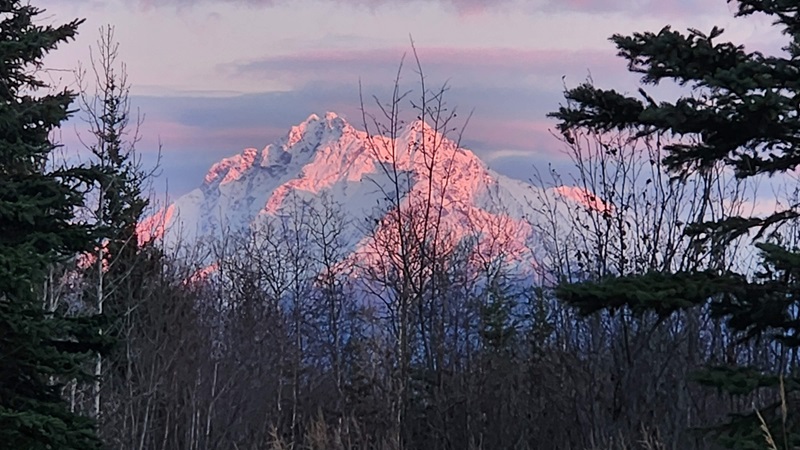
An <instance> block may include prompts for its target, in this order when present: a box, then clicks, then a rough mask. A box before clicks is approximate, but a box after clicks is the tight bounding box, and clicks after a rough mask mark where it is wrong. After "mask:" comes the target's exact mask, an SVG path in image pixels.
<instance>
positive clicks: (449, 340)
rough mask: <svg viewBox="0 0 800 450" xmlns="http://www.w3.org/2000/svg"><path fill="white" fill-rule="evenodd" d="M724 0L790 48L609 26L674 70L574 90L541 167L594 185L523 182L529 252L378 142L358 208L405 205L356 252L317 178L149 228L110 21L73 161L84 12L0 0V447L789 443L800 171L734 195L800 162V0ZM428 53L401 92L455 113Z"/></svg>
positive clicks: (395, 112)
mask: <svg viewBox="0 0 800 450" xmlns="http://www.w3.org/2000/svg"><path fill="white" fill-rule="evenodd" d="M732 4H733V5H735V7H736V8H737V14H738V15H739V16H748V15H750V14H755V13H766V14H768V15H770V16H771V17H772V18H773V19H774V20H775V21H776V23H775V26H777V27H780V29H781V30H783V31H784V32H785V34H786V36H787V42H788V43H787V47H786V49H785V50H784V53H783V54H781V55H779V56H766V55H762V54H759V53H747V52H745V50H744V49H743V48H742V47H738V46H735V45H733V44H729V43H724V42H717V41H718V40H719V38H720V34H721V31H720V30H717V29H714V30H712V31H710V32H709V33H708V34H703V33H701V32H699V31H690V32H689V33H688V34H682V33H679V32H676V31H673V30H670V29H669V28H665V29H663V30H661V31H660V32H658V33H642V34H636V35H633V36H614V37H613V38H612V40H613V42H614V43H615V44H616V45H617V47H618V48H619V50H620V56H622V57H623V58H624V59H626V60H627V61H628V63H629V67H630V69H631V70H633V71H635V72H639V73H642V75H643V83H644V84H645V85H647V84H654V83H658V82H661V81H669V80H674V81H676V82H678V83H681V84H684V85H686V86H687V87H688V89H687V91H688V92H689V94H688V95H687V96H686V97H684V98H681V99H678V100H677V101H675V102H672V103H671V102H666V101H663V102H661V101H656V100H655V99H653V98H652V97H651V96H650V95H649V94H648V93H647V92H646V91H645V90H643V89H642V90H640V92H639V94H640V95H639V96H637V97H628V96H626V95H623V94H620V93H617V92H613V91H605V90H602V89H598V88H595V87H594V86H593V85H591V84H583V85H580V86H578V87H577V88H575V89H571V90H568V91H567V92H566V93H565V96H566V101H565V104H564V105H563V106H562V107H561V108H560V109H559V110H558V111H557V112H555V113H553V117H554V118H555V119H556V120H557V123H558V125H557V126H558V130H559V132H560V134H559V138H560V139H561V141H562V144H563V147H564V149H565V151H566V152H567V154H568V155H569V156H570V157H571V158H572V160H573V162H574V166H575V168H574V172H573V173H572V177H573V178H570V179H569V180H562V179H561V175H560V174H558V173H556V172H554V171H548V172H546V173H544V174H541V173H537V174H536V175H535V176H533V177H532V178H533V179H534V180H535V181H536V182H537V183H539V184H540V186H541V187H543V188H546V187H551V186H561V185H562V184H570V185H575V186H577V187H580V188H583V189H585V190H586V192H589V193H590V194H587V195H586V198H585V200H587V202H586V205H581V204H579V203H577V204H576V203H574V202H571V201H568V200H567V199H565V197H564V196H559V195H557V194H556V191H553V190H547V189H543V190H541V191H540V192H541V198H536V199H531V201H532V202H535V204H537V205H542V206H541V207H540V208H539V210H538V214H537V215H536V217H531V218H530V225H531V227H532V229H533V230H534V231H535V236H536V239H535V240H534V242H533V243H532V244H531V248H530V252H531V253H532V254H535V255H536V257H537V260H538V261H539V262H540V264H539V265H538V266H537V268H536V270H535V271H534V272H533V273H531V272H524V273H521V272H519V270H518V267H517V266H516V263H515V259H514V257H513V255H510V254H508V252H507V248H505V246H504V242H506V240H505V238H506V237H507V236H502V235H500V234H498V235H492V233H488V232H483V233H479V232H477V231H476V232H475V233H474V235H473V236H466V237H461V238H460V239H458V240H453V239H452V236H449V235H448V232H447V230H445V229H443V227H442V226H441V206H442V201H443V198H444V193H443V192H439V193H438V194H437V195H431V196H428V198H426V199H423V200H422V201H420V202H413V203H410V204H407V203H403V202H401V199H402V192H403V187H404V186H407V183H406V180H404V179H403V178H402V176H403V174H402V173H400V172H397V171H393V170H392V169H391V167H388V168H386V170H387V175H389V178H390V180H392V181H393V184H394V186H393V187H394V189H390V190H389V191H391V194H392V195H387V196H386V204H385V205H383V207H382V210H381V211H379V212H378V213H376V216H375V218H374V219H375V220H373V221H372V222H370V221H367V223H375V221H376V220H377V221H378V222H380V221H384V224H388V226H389V229H391V230H394V231H393V233H388V234H378V233H377V232H374V231H370V230H367V232H368V233H369V232H373V233H375V235H374V236H373V237H374V239H373V240H372V241H371V242H372V244H371V246H370V247H369V248H368V255H369V257H364V258H361V259H359V260H352V259H348V252H347V251H346V249H348V248H350V247H351V246H352V244H353V243H352V242H347V239H348V236H349V234H348V233H346V232H345V230H347V229H348V228H349V227H352V226H363V225H353V224H351V223H349V222H348V220H349V219H348V218H345V217H343V216H342V215H341V214H340V213H339V211H338V209H337V205H335V204H334V203H332V202H330V201H329V200H328V199H326V198H324V197H323V198H320V199H319V201H318V202H315V203H313V204H309V203H302V202H294V203H293V204H292V205H291V207H290V208H289V209H287V210H286V211H285V214H283V215H282V216H281V217H282V218H281V219H275V220H271V221H266V222H264V223H263V224H262V225H263V226H262V227H261V228H259V229H257V230H254V231H253V232H252V233H250V234H247V235H241V234H232V235H230V236H226V237H225V239H224V240H223V241H220V242H203V243H183V245H182V247H181V248H178V249H175V248H172V247H169V248H167V247H164V246H163V245H161V244H160V243H159V242H157V241H150V242H144V240H143V239H141V236H139V235H138V231H137V223H139V222H140V221H141V220H142V218H143V215H144V214H145V212H146V211H147V208H148V201H147V200H146V195H145V192H144V191H145V189H146V186H147V184H146V183H147V178H148V173H146V172H144V171H143V170H142V168H141V167H140V166H139V164H138V160H137V156H136V151H135V148H134V145H135V143H136V140H137V139H136V128H137V118H136V117H132V116H131V113H130V108H129V104H128V82H127V80H126V78H125V71H124V66H122V65H121V64H119V63H118V61H117V48H116V46H115V44H114V41H113V34H112V33H111V30H105V31H104V33H103V34H102V38H101V40H100V42H99V45H98V52H97V59H96V60H95V61H93V64H92V69H93V70H89V71H88V72H85V73H89V74H91V77H92V78H95V79H94V80H93V82H92V83H86V84H83V83H82V84H81V85H82V86H88V85H89V84H93V85H96V86H97V91H96V92H87V90H88V88H86V89H84V92H83V93H80V94H79V95H77V98H78V102H77V105H79V107H80V109H81V110H82V114H83V115H84V116H85V117H87V118H88V121H89V123H90V127H91V130H92V140H90V141H88V142H87V143H86V144H87V148H86V149H85V150H86V151H87V153H86V154H91V155H92V157H91V162H88V163H85V164H83V165H81V166H75V165H71V166H70V165H68V164H66V163H59V162H58V161H56V160H55V159H54V158H53V156H54V153H53V151H54V150H55V148H56V146H55V145H54V144H53V143H52V141H51V136H52V131H53V130H54V129H56V128H57V127H58V126H59V124H61V123H62V122H63V121H64V120H65V119H66V117H67V116H68V114H69V113H70V105H71V104H72V103H73V100H74V99H75V98H76V95H75V94H74V93H72V92H69V91H53V90H49V91H48V90H46V89H45V88H47V86H45V85H44V83H43V82H41V81H40V80H41V77H40V76H39V75H40V74H41V73H40V71H41V70H42V67H41V59H42V57H43V56H44V55H45V54H46V53H47V52H49V51H51V50H53V49H55V47H56V46H57V45H60V44H63V43H65V42H67V41H68V40H70V39H71V38H72V37H73V36H74V34H75V32H76V29H77V27H78V25H80V22H79V21H75V22H71V23H69V24H66V25H64V26H61V27H50V26H42V25H38V23H39V22H40V20H39V19H37V17H39V18H40V17H41V11H39V10H37V9H36V8H35V7H33V6H28V5H27V2H21V1H18V0H0V54H1V55H2V63H0V100H1V101H0V448H8V449H37V450H38V449H74V450H88V449H99V448H104V447H105V448H114V449H131V450H133V449H138V450H145V449H147V450H150V449H164V450H168V449H170V450H171V449H191V450H195V449H197V450H201V449H202V450H210V449H234V450H239V449H241V450H245V449H252V450H255V449H386V450H394V449H634V448H641V449H668V448H669V449H689V450H691V449H713V448H735V449H768V448H773V449H794V448H797V447H798V446H800V426H799V425H800V420H798V411H800V408H798V406H800V405H798V389H800V378H799V377H798V367H799V366H798V351H797V350H798V346H800V338H799V337H798V327H800V304H798V298H796V297H795V295H796V294H797V293H798V289H799V288H800V286H799V285H798V279H797V276H798V273H800V253H798V247H797V244H798V237H799V235H798V231H800V230H798V228H797V215H798V210H797V204H798V196H797V195H796V192H797V191H796V185H795V184H793V183H794V179H793V178H791V177H789V176H786V177H785V182H783V183H781V186H782V189H783V191H782V192H780V193H779V194H780V198H779V200H780V201H779V202H778V204H777V207H776V211H777V212H775V213H774V214H772V213H764V214H761V215H760V216H755V217H751V215H750V213H751V212H752V210H753V206H754V205H753V198H754V197H753V187H754V184H755V183H754V180H757V179H758V178H759V177H761V176H763V175H776V176H783V175H785V174H791V173H793V171H794V170H795V167H796V166H797V165H798V163H800V156H799V155H800V153H798V144H799V143H800V142H798V139H800V118H799V117H798V101H797V99H798V95H800V15H798V7H797V6H796V5H795V2H790V1H780V0H760V1H759V0H742V1H738V2H732ZM85 73H82V74H81V76H79V77H78V78H79V80H84V81H86V78H84V76H85ZM420 76H421V78H420V81H421V83H420V85H421V87H422V89H420V92H419V98H418V99H415V101H414V102H413V104H412V106H410V108H411V109H412V111H413V113H414V114H415V115H417V116H419V117H420V118H422V119H424V120H426V121H427V122H428V123H430V124H431V125H432V126H433V127H434V128H436V129H437V130H438V131H440V132H442V133H443V134H447V133H448V132H451V131H452V128H453V120H454V118H455V116H454V114H453V113H452V112H451V111H448V109H447V107H446V105H445V104H444V102H443V98H442V95H443V93H444V91H445V89H442V90H439V91H430V90H427V89H426V88H425V79H424V77H423V76H422V75H420ZM88 81H92V80H91V79H89V80H88ZM44 92H48V93H46V94H45V93H44ZM401 92H403V91H402V89H400V88H399V86H397V89H395V96H394V97H393V98H391V99H389V100H388V102H386V103H382V105H383V107H382V108H379V109H378V111H379V114H378V117H373V116H372V115H370V114H369V113H368V112H367V111H366V108H365V116H364V125H365V126H366V127H367V129H368V130H370V129H371V130H372V132H373V133H374V135H378V134H384V135H386V134H388V135H390V136H391V135H392V134H393V133H396V132H397V130H398V127H397V125H398V123H399V121H400V117H401V113H400V108H402V107H404V106H406V105H408V104H409V102H408V100H407V99H406V98H405V97H404V96H402V95H401V94H400V93H401ZM379 142H383V141H379V140H374V141H372V144H371V145H380V144H379ZM447 148H448V147H446V146H442V145H441V143H440V142H439V143H437V142H436V140H434V141H433V142H430V143H423V144H422V148H421V149H420V151H423V152H426V154H427V155H429V157H430V158H431V160H432V161H435V160H436V158H442V157H445V158H446V157H447V154H446V152H447V151H448V150H447ZM373 150H376V151H377V149H373ZM389 166H391V165H389ZM432 167H433V166H432ZM434 176H436V177H448V176H450V174H448V173H447V172H444V173H442V172H434V171H433V170H431V172H430V173H429V174H428V177H434ZM425 181H426V180H417V182H425ZM444 185H446V183H444ZM389 191H387V194H388V193H389ZM595 195H596V196H597V197H599V199H602V201H603V203H598V202H596V201H595V200H597V199H596V198H594V197H593V196H595ZM576 205H577V206H576ZM598 205H603V206H601V207H598ZM498 208H502V205H498ZM498 229H503V227H498ZM754 243H755V245H753V244H754Z"/></svg>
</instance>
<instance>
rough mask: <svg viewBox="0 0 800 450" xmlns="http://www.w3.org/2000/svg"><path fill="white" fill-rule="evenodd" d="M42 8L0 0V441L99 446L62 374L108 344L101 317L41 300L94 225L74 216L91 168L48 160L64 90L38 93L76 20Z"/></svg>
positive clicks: (88, 244)
mask: <svg viewBox="0 0 800 450" xmlns="http://www.w3.org/2000/svg"><path fill="white" fill-rule="evenodd" d="M42 12H43V11H42V10H40V9H37V8H36V7H34V6H31V5H29V4H28V2H23V1H20V0H0V56H1V57H0V230H2V232H0V442H2V445H3V446H5V447H6V448H14V449H26V450H27V449H56V448H57V449H75V450H89V449H96V448H100V442H99V440H98V438H97V436H96V434H95V431H94V425H93V423H92V422H91V421H90V420H88V419H86V418H84V417H81V416H79V415H76V414H74V413H72V412H70V410H69V408H68V407H67V405H66V402H64V400H63V399H62V397H61V388H62V385H61V384H60V383H61V382H62V381H66V380H71V379H82V378H83V379H85V378H86V377H87V374H85V373H84V370H83V369H84V368H85V367H86V366H85V362H86V361H87V358H90V357H91V355H92V354H93V353H94V352H95V351H97V350H98V349H100V348H101V347H102V342H101V340H100V339H99V337H98V329H99V325H100V323H99V319H98V317H84V318H64V317H59V316H56V315H54V314H52V313H50V312H48V311H46V310H45V309H44V308H43V286H44V285H45V280H46V277H47V272H48V268H49V267H51V266H52V265H53V264H54V263H57V262H59V261H61V260H63V259H65V258H68V257H71V256H74V255H75V254H76V253H78V252H83V251H87V250H89V249H91V248H92V247H93V246H94V243H95V242H96V237H97V236H96V230H94V229H93V228H92V227H90V226H88V225H87V224H85V223H81V222H80V221H78V220H76V217H75V211H76V210H77V209H78V208H79V207H82V206H83V203H84V193H85V190H84V189H83V187H85V186H87V185H89V184H90V183H91V182H92V181H93V180H94V179H96V175H97V173H96V171H94V170H92V169H87V168H77V167H72V168H62V169H58V170H48V169H47V168H46V165H47V164H46V163H47V160H48V157H49V155H50V154H51V152H52V151H53V149H54V147H55V146H54V144H53V143H52V142H51V141H50V139H49V134H50V132H51V131H52V130H53V129H54V128H55V127H57V126H58V125H59V124H60V123H62V122H63V121H64V120H65V119H66V118H67V116H68V115H69V114H70V112H71V111H70V110H69V105H70V103H71V102H72V100H73V97H74V96H73V94H72V93H71V92H69V91H67V90H64V91H61V92H56V93H52V94H47V95H42V96H35V94H36V92H37V91H38V90H40V89H43V88H47V87H48V86H47V85H46V84H45V83H44V82H42V81H41V80H39V79H38V78H37V76H36V75H37V70H38V69H41V67H42V59H43V57H44V56H45V55H46V54H47V53H48V52H50V51H52V50H54V49H55V48H56V47H57V46H58V45H59V44H61V43H64V42H67V41H69V40H70V39H72V38H74V36H75V34H76V30H77V27H78V26H79V25H80V23H81V21H80V20H74V21H72V22H70V23H67V24H65V25H61V26H57V27H56V26H43V25H39V24H37V23H36V19H37V17H39V16H41V14H42Z"/></svg>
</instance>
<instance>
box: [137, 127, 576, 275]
mask: <svg viewBox="0 0 800 450" xmlns="http://www.w3.org/2000/svg"><path fill="white" fill-rule="evenodd" d="M553 192H554V193H556V194H563V192H559V191H558V190H554V191H553ZM564 192H566V191H564ZM569 193H570V194H571V195H572V194H574V192H572V191H570V192H569ZM321 196H325V197H326V198H328V199H329V200H330V201H331V202H332V203H334V204H336V206H337V207H338V208H339V209H340V211H341V213H342V215H343V216H344V217H346V218H347V219H349V221H351V222H352V223H351V224H350V225H349V226H348V228H349V229H348V230H347V234H348V236H349V239H348V241H349V242H351V243H352V245H351V247H350V248H348V249H347V251H348V252H350V253H352V254H353V255H356V256H357V257H365V258H369V256H368V254H369V253H370V250H369V249H370V248H373V247H375V246H374V240H375V239H377V238H378V237H379V236H381V235H382V234H385V233H391V232H393V231H392V229H391V228H390V227H387V226H386V224H385V222H386V220H385V219H386V215H387V214H388V213H389V212H391V210H392V208H395V207H397V206H398V205H397V203H398V200H399V204H400V207H401V208H412V207H424V205H425V204H427V205H428V206H433V207H434V208H435V209H436V214H435V215H434V216H435V217H434V218H433V219H435V221H436V224H435V225H437V226H438V225H439V224H440V225H441V226H442V229H443V230H446V232H447V233H446V234H447V235H449V236H450V237H449V238H448V239H449V240H450V241H452V242H451V244H450V245H454V243H455V242H457V241H458V240H459V239H461V238H463V237H465V236H468V235H475V236H480V239H479V241H481V240H483V241H487V242H491V243H492V245H491V247H492V248H491V250H488V252H489V253H491V254H498V253H502V254H505V255H507V256H509V257H511V258H514V259H517V260H519V261H528V262H532V261H533V259H534V258H533V257H532V255H531V252H532V248H533V247H535V245H536V242H535V236H534V233H533V229H532V227H531V225H530V222H529V221H528V220H527V219H528V218H529V217H530V216H531V215H532V214H534V213H535V209H536V208H537V204H538V203H539V202H538V200H537V199H540V198H541V190H540V189H539V188H536V187H534V186H532V185H530V184H527V183H524V182H522V181H519V180H514V179H511V178H508V177H505V176H503V175H501V174H499V173H497V172H495V171H493V170H491V169H490V168H489V167H488V166H487V165H486V164H485V163H483V161H481V160H480V159H479V158H478V157H477V156H476V155H475V154H474V153H473V152H472V151H470V150H468V149H465V148H462V147H459V146H458V145H457V143H456V142H454V141H452V140H450V139H448V138H447V137H446V136H443V135H442V134H440V133H438V132H437V131H436V130H435V129H434V128H433V127H431V126H430V125H428V124H426V123H425V122H422V121H414V122H411V123H409V124H407V125H405V126H404V127H403V128H402V129H401V130H400V132H399V133H398V136H397V138H396V139H391V138H389V137H386V136H381V135H371V134H368V133H367V132H365V131H361V130H357V129H356V128H354V127H353V126H351V125H350V124H349V123H348V122H347V121H346V120H345V119H344V118H342V117H341V116H339V115H337V114H336V113H333V112H328V113H326V114H324V115H321V116H320V115H316V114H312V115H310V116H309V117H308V118H307V119H306V120H305V121H303V122H301V123H300V124H298V125H295V126H293V127H291V128H290V130H289V131H288V132H287V133H286V135H285V136H284V137H282V138H280V139H278V140H277V141H275V142H273V143H271V144H269V145H267V146H266V147H264V148H263V149H261V150H258V149H256V148H246V149H244V150H243V151H242V152H240V153H238V154H236V155H232V156H230V157H227V158H223V159H222V160H220V161H219V162H217V163H215V164H213V165H212V166H211V168H210V169H209V170H208V172H207V173H206V175H205V177H204V178H203V181H202V183H201V184H200V185H199V186H198V187H197V188H196V189H194V190H192V191H191V192H189V193H188V194H186V195H184V196H181V197H179V198H178V199H176V200H175V201H174V202H173V203H171V204H170V205H168V206H167V207H166V208H164V209H163V210H162V211H161V212H160V213H159V214H156V215H154V216H152V217H150V218H148V219H147V220H145V221H144V222H143V223H142V226H141V232H140V234H141V235H142V236H143V238H144V239H145V240H147V239H153V238H164V241H165V242H166V243H167V245H168V246H174V245H176V244H177V243H179V242H184V243H186V242H189V243H191V242H196V241H204V240H219V239H221V238H223V237H224V236H225V235H226V234H231V233H233V234H235V233H240V232H250V231H252V230H254V229H257V228H258V224H259V223H263V222H264V221H265V220H267V219H269V218H270V217H272V218H274V217H277V216H281V215H284V214H287V213H288V210H289V209H291V205H292V203H297V202H300V203H311V202H315V201H318V200H319V198H320V197H321ZM572 196H573V197H575V198H579V197H580V196H579V195H578V196H575V195H572ZM426 214H427V213H426ZM368 219H369V220H371V221H372V222H371V226H370V227H364V226H362V225H358V224H359V223H362V224H363V223H365V222H364V221H368ZM433 219H432V220H433ZM428 226H430V224H428ZM370 228H371V229H370ZM384 237H385V236H384ZM371 240H372V242H373V243H372V244H371ZM479 243H480V242H479ZM487 245H488V244H487ZM484 247H486V245H484Z"/></svg>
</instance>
